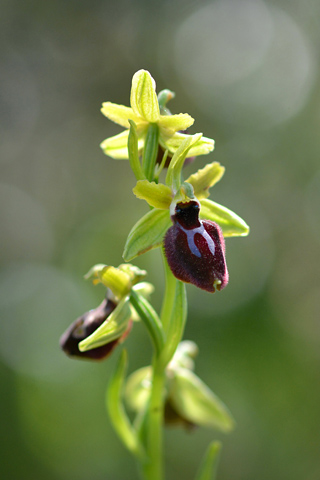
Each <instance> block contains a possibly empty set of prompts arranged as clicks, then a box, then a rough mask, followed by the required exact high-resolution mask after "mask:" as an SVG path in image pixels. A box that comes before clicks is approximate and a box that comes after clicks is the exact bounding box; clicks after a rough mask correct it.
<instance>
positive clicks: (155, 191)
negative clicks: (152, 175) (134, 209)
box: [132, 180, 172, 210]
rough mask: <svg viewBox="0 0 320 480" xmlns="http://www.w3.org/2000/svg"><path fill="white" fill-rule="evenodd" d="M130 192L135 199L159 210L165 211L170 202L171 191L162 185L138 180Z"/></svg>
mask: <svg viewBox="0 0 320 480" xmlns="http://www.w3.org/2000/svg"><path fill="white" fill-rule="evenodd" d="M132 191H133V193H134V194H135V196H136V197H137V198H140V199H142V200H145V201H146V202H147V203H148V204H149V205H150V206H151V207H154V208H159V209H160V210H167V209H168V208H169V207H170V204H171V202H172V194H171V189H170V188H169V187H168V186H167V185H163V183H155V182H149V181H148V180H139V181H138V182H137V184H136V186H135V187H134V188H133V190H132Z"/></svg>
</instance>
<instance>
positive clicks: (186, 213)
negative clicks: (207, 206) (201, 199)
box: [174, 201, 201, 230]
mask: <svg viewBox="0 0 320 480" xmlns="http://www.w3.org/2000/svg"><path fill="white" fill-rule="evenodd" d="M199 212H200V206H199V204H198V202H195V201H191V202H187V203H183V202H180V203H177V205H176V209H175V215H174V221H175V222H178V223H179V224H180V225H181V226H182V227H183V228H185V229H187V230H191V229H193V228H198V227H200V225H201V224H200V222H199Z"/></svg>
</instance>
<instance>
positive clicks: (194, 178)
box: [186, 162, 225, 200]
mask: <svg viewBox="0 0 320 480" xmlns="http://www.w3.org/2000/svg"><path fill="white" fill-rule="evenodd" d="M224 171H225V168H224V167H223V166H222V165H220V163H219V162H212V163H209V164H208V165H206V166H205V167H204V168H201V169H200V170H198V171H197V172H196V173H193V174H192V175H190V177H189V178H187V180H186V182H188V183H191V185H192V186H193V189H194V194H195V196H196V197H197V199H198V200H201V199H202V198H207V197H208V196H209V188H210V187H213V185H215V184H216V183H217V182H218V181H219V180H220V179H221V177H222V176H223V174H224Z"/></svg>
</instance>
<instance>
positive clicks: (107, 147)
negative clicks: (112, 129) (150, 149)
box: [100, 130, 145, 160]
mask: <svg viewBox="0 0 320 480" xmlns="http://www.w3.org/2000/svg"><path fill="white" fill-rule="evenodd" d="M128 136H129V130H125V131H124V132H121V133H119V134H118V135H115V136H113V137H109V138H107V139H106V140H104V141H103V142H102V143H101V144H100V147H101V148H102V150H103V151H104V153H105V154H106V155H109V157H112V158H116V159H119V160H121V159H128ZM144 139H145V132H141V133H140V135H139V136H138V150H142V148H143V145H144Z"/></svg>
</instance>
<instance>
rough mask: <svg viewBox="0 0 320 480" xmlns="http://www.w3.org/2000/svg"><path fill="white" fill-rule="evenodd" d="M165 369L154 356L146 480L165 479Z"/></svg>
mask: <svg viewBox="0 0 320 480" xmlns="http://www.w3.org/2000/svg"><path fill="white" fill-rule="evenodd" d="M164 381H165V371H164V368H163V367H162V365H161V364H160V363H159V362H158V359H157V358H156V357H154V361H153V377H152V390H151V397H150V402H149V408H148V412H147V417H146V450H147V455H148V460H147V461H146V462H144V464H143V475H144V479H145V480H162V479H163V451H162V450H163V445H162V444H163V410H164Z"/></svg>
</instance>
